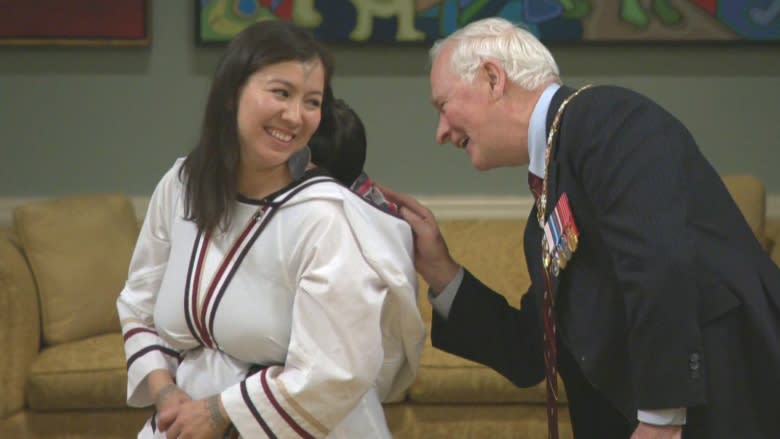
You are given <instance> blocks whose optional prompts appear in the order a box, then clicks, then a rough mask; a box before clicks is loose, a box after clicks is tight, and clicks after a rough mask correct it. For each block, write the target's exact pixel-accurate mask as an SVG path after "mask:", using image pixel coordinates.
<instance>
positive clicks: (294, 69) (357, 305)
mask: <svg viewBox="0 0 780 439" xmlns="http://www.w3.org/2000/svg"><path fill="white" fill-rule="evenodd" d="M332 70H333V68H332V62H331V58H330V55H329V54H328V52H327V51H326V50H325V49H324V48H323V47H322V46H321V45H320V44H318V43H317V41H315V40H314V38H313V37H312V36H311V35H310V34H309V33H308V32H306V31H304V30H302V29H300V28H299V27H297V26H295V25H293V24H290V23H288V22H283V21H265V22H261V23H257V24H255V25H253V26H250V27H248V28H247V29H246V30H244V31H243V32H241V33H240V34H238V35H237V36H236V37H235V38H234V39H233V40H232V41H231V43H230V44H229V45H228V47H227V50H226V52H225V54H224V56H223V58H222V60H221V62H220V64H219V66H218V68H217V72H216V75H215V77H214V79H213V82H212V85H211V91H210V93H209V97H208V102H207V104H206V110H205V115H204V119H203V126H202V128H201V134H200V139H199V141H198V143H197V144H196V146H195V148H194V149H193V150H192V152H190V153H189V155H187V157H186V158H183V159H180V160H177V161H176V163H175V164H174V165H173V167H172V168H171V169H170V170H169V171H168V172H167V173H166V175H165V176H163V178H162V179H161V181H160V182H159V184H158V186H157V188H156V189H155V192H154V194H153V195H152V199H151V201H150V203H149V208H148V212H147V215H146V219H145V221H144V225H143V227H142V230H141V233H140V235H139V238H138V242H137V244H136V249H135V252H134V254H133V258H132V260H131V263H130V270H129V277H128V279H127V282H126V284H125V288H124V289H123V290H122V292H121V294H120V296H119V299H118V301H117V307H118V311H119V318H120V320H121V324H122V330H123V333H124V336H125V352H126V356H127V365H128V383H127V395H128V399H127V401H128V404H129V405H131V406H149V405H154V406H155V408H156V413H155V414H154V415H153V416H152V417H151V418H150V419H149V420H148V421H147V422H146V424H145V425H144V426H143V429H142V430H141V433H140V434H139V437H140V438H142V439H149V438H155V439H162V438H165V437H191V438H213V437H238V436H239V435H240V437H247V438H248V437H290V436H291V435H293V434H294V435H296V436H301V437H307V438H309V437H310V438H324V437H328V438H345V439H346V438H364V437H370V438H380V439H381V438H390V437H391V436H390V432H389V430H388V427H387V424H386V422H385V419H384V412H383V409H382V405H381V402H382V401H384V400H387V399H397V398H399V397H400V395H401V394H402V392H403V390H404V389H405V388H406V387H407V386H408V385H409V384H411V382H412V380H413V379H414V374H415V370H416V368H417V365H418V362H419V352H420V349H421V348H422V341H423V337H424V335H425V332H424V327H423V324H422V319H421V317H420V315H419V311H418V309H417V306H416V301H415V295H416V291H417V283H416V282H417V277H416V274H415V271H414V267H413V261H412V253H413V250H412V236H411V230H410V229H409V226H408V225H407V224H406V223H405V222H403V221H402V220H400V219H399V218H396V217H394V216H391V215H388V214H386V213H384V212H382V211H380V210H378V209H375V208H373V207H372V206H370V205H368V204H367V203H365V202H363V201H362V200H360V199H359V198H358V197H357V195H355V194H354V193H352V192H351V191H350V190H349V189H347V188H346V187H344V186H342V185H341V184H339V183H338V182H336V181H335V180H333V179H332V178H330V177H327V176H326V174H325V173H324V171H317V170H312V171H307V172H305V173H303V174H302V175H298V174H297V173H294V172H292V170H291V167H290V162H291V159H293V158H294V157H296V155H298V154H301V152H302V151H305V150H306V148H305V147H306V144H307V142H308V141H309V140H310V137H311V136H312V134H313V133H314V131H315V130H316V129H317V127H318V125H319V123H320V119H321V113H322V109H323V107H325V108H327V107H328V106H329V105H330V100H331V99H332V98H329V96H332V95H331V93H330V88H329V83H330V77H331V73H332Z"/></svg>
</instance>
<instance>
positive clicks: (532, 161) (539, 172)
mask: <svg viewBox="0 0 780 439" xmlns="http://www.w3.org/2000/svg"><path fill="white" fill-rule="evenodd" d="M559 88H561V84H550V85H548V86H547V88H545V89H544V91H543V92H542V95H541V96H539V100H538V101H536V106H535V107H534V111H533V113H531V119H530V121H529V122H528V158H529V162H528V171H529V172H531V173H532V174H534V175H536V176H537V177H541V178H543V177H544V150H545V149H546V148H547V136H546V135H545V133H546V132H547V122H546V119H547V110H548V109H549V108H550V101H552V98H553V95H555V92H556V91H558V89H559Z"/></svg>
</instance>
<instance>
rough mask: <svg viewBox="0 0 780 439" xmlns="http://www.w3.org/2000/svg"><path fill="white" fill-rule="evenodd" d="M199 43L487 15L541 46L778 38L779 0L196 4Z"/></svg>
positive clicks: (361, 34) (222, 0)
mask: <svg viewBox="0 0 780 439" xmlns="http://www.w3.org/2000/svg"><path fill="white" fill-rule="evenodd" d="M196 5H197V7H196V11H197V12H196V15H197V38H196V39H197V42H198V43H200V44H223V43H225V42H226V41H227V40H229V39H230V38H231V37H232V36H233V35H235V34H236V33H237V32H239V31H240V30H241V29H243V28H244V27H246V26H247V25H248V24H250V23H254V22H256V21H260V20H291V21H294V22H296V23H298V24H300V25H302V26H304V27H307V28H309V29H310V30H311V31H312V32H313V33H314V34H315V35H316V36H317V37H318V38H320V39H321V40H322V41H325V42H334V43H341V42H344V43H363V42H366V43H429V42H431V41H434V40H436V39H438V38H441V37H444V36H446V35H449V34H450V33H452V32H453V31H455V30H456V29H458V28H460V27H462V26H464V25H466V24H467V23H470V22H472V21H474V20H478V19H481V18H485V17H493V16H497V17H504V18H506V19H508V20H511V21H513V22H515V23H518V24H521V25H522V26H524V27H525V28H527V29H528V30H530V31H531V32H533V33H534V34H535V35H536V36H538V37H539V38H540V39H541V40H542V41H545V42H627V41H634V42H670V41H688V42H713V41H763V42H767V41H780V0H676V1H675V0H610V1H601V0H196Z"/></svg>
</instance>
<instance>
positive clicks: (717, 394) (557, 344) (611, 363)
mask: <svg viewBox="0 0 780 439" xmlns="http://www.w3.org/2000/svg"><path fill="white" fill-rule="evenodd" d="M431 58H432V61H433V65H432V70H431V90H432V99H433V105H434V106H435V108H436V111H438V113H439V124H438V128H437V132H436V140H437V141H438V142H439V143H447V142H449V143H452V144H453V145H455V146H456V147H457V148H459V149H463V150H465V152H466V153H467V154H468V156H469V158H470V159H471V162H472V164H473V165H474V167H475V168H477V169H478V170H489V169H493V168H498V167H502V166H523V165H528V170H529V175H528V177H529V183H531V190H532V192H533V193H534V195H535V196H536V204H535V207H534V208H533V209H532V211H531V212H530V215H529V218H528V223H527V226H526V230H525V239H524V242H525V254H526V260H527V261H528V271H529V273H530V276H531V279H532V285H531V287H530V289H529V291H528V292H527V293H526V294H525V295H524V296H523V300H522V303H521V306H520V308H519V309H517V308H514V307H512V306H510V305H509V304H507V302H506V300H505V299H504V297H503V296H501V295H499V294H498V293H496V292H494V291H492V290H491V289H490V288H488V287H487V286H485V285H484V284H482V283H481V282H480V281H479V280H477V279H476V278H475V277H474V276H473V275H472V274H471V273H469V271H468V270H466V269H465V268H463V267H461V266H460V265H459V264H458V263H457V262H456V261H454V260H453V259H452V257H451V256H450V254H449V252H448V250H447V246H446V243H445V242H444V240H443V239H442V237H441V235H440V233H439V229H438V226H437V225H436V222H435V219H434V217H433V215H432V214H431V212H430V210H428V209H427V208H425V207H424V206H422V205H420V204H419V203H418V202H417V201H416V200H414V199H412V198H411V197H409V196H406V195H404V194H398V193H394V194H393V195H392V196H391V198H393V199H394V201H396V202H398V203H399V204H400V205H401V206H402V207H401V210H400V211H401V214H402V215H403V217H404V218H405V219H406V220H407V221H408V222H409V223H410V224H411V226H412V228H413V230H414V232H415V246H416V250H415V251H416V257H417V261H416V266H417V270H418V271H419V272H420V274H421V275H422V276H423V278H425V280H426V281H427V282H428V284H429V285H430V286H431V291H430V299H431V301H432V303H433V306H434V310H435V311H434V315H433V330H432V335H431V337H432V340H433V343H434V345H435V346H437V347H439V348H440V349H443V350H445V351H448V352H451V353H454V354H457V355H460V356H463V357H465V358H469V359H472V360H475V361H478V362H481V363H483V364H486V365H488V366H490V367H492V368H494V369H495V370H497V371H498V372H500V373H501V374H503V375H504V376H506V377H507V378H509V379H510V380H511V381H512V382H514V383H515V384H516V385H518V386H529V385H533V384H536V383H538V382H539V381H541V380H542V379H545V378H546V379H547V389H548V420H549V427H550V435H551V437H557V422H556V416H557V412H556V409H555V400H556V395H557V393H556V390H557V384H558V383H557V382H556V381H557V376H558V373H559V374H560V377H561V378H562V380H563V384H564V385H565V387H566V392H567V395H568V398H569V409H570V414H571V420H572V425H573V430H574V435H575V436H576V437H577V438H598V439H602V438H629V437H631V438H680V437H685V438H737V437H739V438H778V437H780V416H777V412H776V408H775V407H776V404H775V402H774V400H775V399H776V397H777V395H780V373H778V371H779V370H780V322H779V320H780V270H778V267H777V265H775V264H774V263H773V262H772V260H771V259H769V257H768V256H767V255H766V253H765V252H764V251H763V249H762V247H761V245H760V244H759V243H758V242H757V240H756V239H755V237H754V236H753V234H752V233H751V230H750V228H749V227H748V225H747V224H746V222H745V220H744V218H743V217H742V215H741V213H740V211H739V209H738V208H737V206H736V204H735V203H734V201H733V200H732V198H731V197H730V195H729V193H728V191H727V190H726V188H725V187H724V185H723V183H722V182H721V179H720V177H719V175H718V174H717V173H716V171H715V169H713V167H712V166H711V165H710V164H709V163H708V161H707V160H706V159H705V158H704V157H703V156H702V154H701V152H700V151H699V148H698V147H697V145H696V143H695V142H694V140H693V138H692V137H691V134H690V133H689V132H688V131H687V130H686V128H685V127H684V126H683V124H682V123H681V122H680V121H678V120H677V119H675V118H674V117H673V116H672V115H671V114H669V113H668V112H667V111H665V110H664V109H663V108H661V107H660V106H658V105H657V104H656V103H654V102H652V101H651V100H649V99H648V98H646V97H644V96H641V95H639V94H637V93H635V92H632V91H629V90H626V89H622V88H618V87H609V86H598V87H596V86H594V87H587V86H586V87H582V88H580V89H577V90H575V89H572V88H569V87H566V86H564V85H562V84H561V83H560V79H559V73H558V67H557V65H556V63H555V60H554V59H553V57H552V55H551V54H550V52H549V51H548V50H547V49H546V48H545V47H544V46H543V45H542V44H541V43H540V42H539V41H538V40H537V39H536V38H535V37H534V36H533V35H532V34H530V33H528V32H526V31H524V30H522V29H520V28H518V27H516V26H514V25H512V24H511V23H509V22H507V21H505V20H502V19H497V18H490V19H485V20H481V21H477V22H474V23H472V24H470V25H468V26H466V27H465V28H463V29H461V30H459V31H458V32H456V33H454V34H452V35H451V36H449V37H448V38H447V39H445V40H443V41H440V42H437V43H436V44H435V45H434V47H433V48H432V49H431ZM485 256H486V257H489V255H485Z"/></svg>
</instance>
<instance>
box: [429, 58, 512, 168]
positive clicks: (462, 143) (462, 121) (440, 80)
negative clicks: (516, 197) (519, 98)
mask: <svg viewBox="0 0 780 439" xmlns="http://www.w3.org/2000/svg"><path fill="white" fill-rule="evenodd" d="M450 58H451V48H449V47H444V48H443V49H442V51H441V52H440V53H439V56H437V57H436V59H435V60H434V62H433V66H432V68H431V100H432V103H433V106H434V107H435V108H436V111H438V113H439V124H438V127H437V128H436V141H437V142H438V143H441V144H444V143H451V144H453V145H454V146H455V147H457V148H460V149H464V150H465V151H466V153H467V154H468V155H469V158H470V159H471V163H472V164H473V165H474V167H475V168H477V169H479V170H481V171H483V170H488V169H492V168H495V167H498V166H503V165H505V164H503V163H500V161H498V160H497V159H498V157H497V154H494V150H495V148H496V147H498V146H499V145H497V144H496V143H497V142H496V140H497V139H498V137H497V136H495V135H494V132H495V131H496V128H495V123H491V122H490V121H491V118H490V112H491V111H492V110H493V102H491V99H490V84H489V83H488V82H487V80H486V78H485V77H484V76H482V75H481V74H477V77H476V78H474V80H473V81H472V82H470V83H469V82H466V81H464V80H462V79H460V78H459V77H458V75H456V74H455V73H454V72H453V71H452V68H451V64H450Z"/></svg>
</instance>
